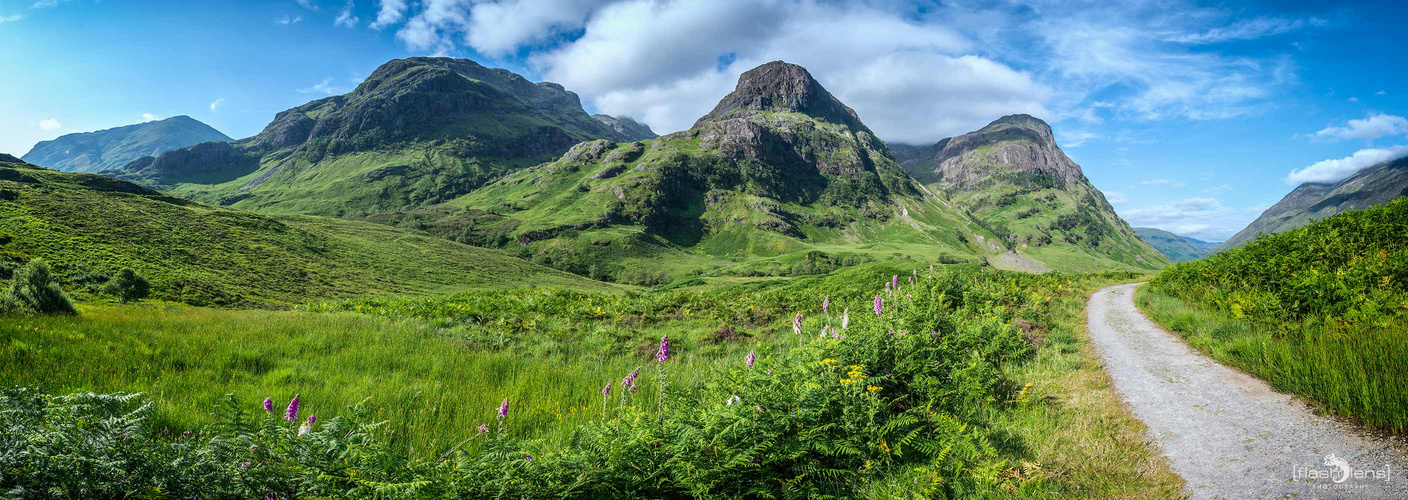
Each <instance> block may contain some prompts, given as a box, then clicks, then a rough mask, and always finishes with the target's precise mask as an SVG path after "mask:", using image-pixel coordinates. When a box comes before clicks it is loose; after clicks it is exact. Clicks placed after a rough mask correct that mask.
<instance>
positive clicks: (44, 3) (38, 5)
mask: <svg viewBox="0 0 1408 500" xmlns="http://www.w3.org/2000/svg"><path fill="white" fill-rule="evenodd" d="M67 1H68V0H38V1H36V2H34V5H30V6H29V7H30V8H31V9H42V8H45V7H53V6H56V5H58V4H61V3H64V2H67Z"/></svg>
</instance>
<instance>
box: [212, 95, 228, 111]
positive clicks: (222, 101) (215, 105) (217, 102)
mask: <svg viewBox="0 0 1408 500" xmlns="http://www.w3.org/2000/svg"><path fill="white" fill-rule="evenodd" d="M221 104H225V98H224V97H221V98H219V99H216V100H214V101H210V112H211V113H214V112H215V111H216V110H218V109H220V105H221Z"/></svg>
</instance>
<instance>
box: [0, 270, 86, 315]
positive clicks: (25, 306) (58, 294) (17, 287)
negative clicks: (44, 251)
mask: <svg viewBox="0 0 1408 500" xmlns="http://www.w3.org/2000/svg"><path fill="white" fill-rule="evenodd" d="M5 295H6V297H5V299H6V300H5V302H9V303H10V307H13V308H15V309H17V310H18V311H19V312H30V313H37V314H78V311H77V310H76V309H74V308H73V303H72V302H69V300H68V297H66V296H64V291H63V289H61V288H59V282H58V280H55V279H54V273H53V272H51V271H50V270H49V263H47V262H44V261H43V260H42V259H34V260H32V261H30V262H29V263H28V264H25V265H24V266H23V267H21V268H19V269H18V270H16V271H15V276H14V281H11V282H10V290H9V291H7V292H5Z"/></svg>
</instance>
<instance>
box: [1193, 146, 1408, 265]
mask: <svg viewBox="0 0 1408 500" xmlns="http://www.w3.org/2000/svg"><path fill="white" fill-rule="evenodd" d="M1402 196H1408V158H1400V159H1397V160H1394V161H1388V162H1384V163H1380V164H1378V165H1374V166H1372V167H1369V168H1365V169H1363V170H1360V171H1358V172H1355V173H1354V175H1351V176H1349V177H1348V178H1346V179H1345V180H1342V181H1339V182H1337V183H1334V184H1320V183H1305V184H1301V185H1300V186H1297V187H1296V188H1295V189H1293V190H1291V192H1290V194H1287V195H1286V197H1285V198H1281V201H1278V202H1276V204H1275V205H1272V206H1271V208H1268V209H1266V211H1265V212H1262V213H1261V216H1259V217H1257V218H1256V220H1254V221H1252V223H1251V224H1248V225H1247V227H1246V228H1243V229H1242V230H1241V231H1238V232H1237V234H1235V235H1233V236H1232V237H1231V238H1228V239H1227V241H1224V242H1222V244H1221V245H1218V246H1217V247H1215V248H1213V249H1212V252H1213V253H1217V252H1221V251H1224V250H1227V249H1231V248H1237V247H1239V246H1242V245H1245V244H1247V243H1248V242H1250V241H1252V240H1254V239H1256V237H1257V236H1258V235H1262V234H1275V233H1280V232H1284V231H1288V230H1291V229H1295V228H1298V227H1301V226H1304V225H1306V224H1309V223H1311V222H1312V221H1315V220H1320V219H1326V218H1329V217H1332V216H1334V215H1336V214H1339V213H1343V212H1347V211H1350V210H1362V209H1365V208H1369V207H1372V206H1375V205H1381V204H1384V203H1388V202H1390V201H1393V200H1394V199H1395V198H1399V197H1402Z"/></svg>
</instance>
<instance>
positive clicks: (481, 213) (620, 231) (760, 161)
mask: <svg viewBox="0 0 1408 500" xmlns="http://www.w3.org/2000/svg"><path fill="white" fill-rule="evenodd" d="M388 217H391V218H392V220H390V222H399V223H405V222H406V221H407V220H415V221H418V222H417V223H423V224H425V225H426V226H427V227H429V228H430V229H431V230H432V231H434V232H438V233H440V234H447V235H450V236H452V237H454V238H457V239H459V240H461V241H468V242H472V243H475V244H480V245H489V246H505V247H508V248H514V249H517V251H519V252H522V254H523V255H525V256H529V257H531V258H533V259H534V260H535V261H536V262H540V263H545V264H550V265H552V266H554V267H557V268H560V269H568V270H572V271H573V272H578V273H582V274H586V275H589V276H599V277H607V278H612V279H618V280H623V281H631V282H655V281H666V280H671V279H675V278H678V277H680V276H683V275H689V274H699V273H709V272H715V271H717V270H720V269H722V271H718V272H722V273H725V274H741V275H749V274H759V273H761V274H787V273H810V272H820V271H825V270H829V269H831V268H834V267H836V266H838V265H844V264H847V263H856V262H861V261H866V260H875V259H889V258H894V257H896V256H902V257H914V258H919V259H923V260H925V261H929V262H933V261H935V260H938V259H941V258H942V257H943V256H948V257H949V260H952V261H967V260H969V259H968V258H974V259H973V260H975V261H981V259H982V256H984V255H986V254H988V253H996V249H990V248H988V247H987V246H986V245H985V244H984V241H987V240H990V236H991V235H990V234H988V233H986V232H985V231H983V230H982V228H981V227H978V226H977V225H976V224H973V223H972V222H971V221H969V220H967V218H966V217H964V216H962V215H961V214H959V213H957V212H956V211H954V210H953V209H952V208H950V207H949V206H947V202H945V201H944V200H942V199H940V198H938V197H936V196H933V195H931V194H928V193H926V192H925V191H924V189H923V187H922V186H920V185H919V184H918V183H915V182H914V181H913V180H912V179H910V178H909V177H908V176H907V175H905V173H904V171H903V170H902V169H901V168H900V167H899V165H898V164H896V163H895V162H894V160H893V159H891V157H890V155H889V153H888V152H887V150H886V148H885V145H884V143H882V142H880V141H879V140H878V139H876V138H875V136H874V135H873V134H872V133H871V132H870V130H869V129H868V128H866V127H865V126H864V125H863V124H861V122H860V120H859V118H858V117H856V115H855V113H854V112H853V111H851V110H850V108H847V107H846V106H845V105H843V104H841V103H840V102H839V101H837V100H836V99H835V98H834V97H832V96H831V94H830V93H829V92H827V91H826V89H824V88H822V87H821V85H820V84H819V83H817V82H816V81H815V80H814V79H812V77H811V75H810V74H808V73H807V71H806V70H805V69H803V68H801V67H800V66H795V65H791V64H786V63H782V62H775V63H769V64H766V65H764V66H761V67H759V68H756V69H753V70H751V71H749V72H747V73H744V75H743V76H742V77H741V78H740V79H739V83H738V87H737V89H736V90H735V91H734V92H733V93H732V94H729V96H728V97H725V98H724V100H723V101H721V102H720V103H719V105H718V107H717V108H715V109H714V111H713V112H711V113H709V114H708V115H707V116H705V117H703V118H701V119H700V120H699V121H698V122H697V123H695V125H694V127H693V128H691V129H690V130H687V131H684V132H677V133H673V134H669V135H666V136H663V137H660V138H658V139H655V140H652V141H637V142H629V143H613V142H611V141H604V140H603V141H593V142H587V143H583V144H578V145H577V146H575V147H573V148H572V149H571V150H570V151H568V152H567V154H565V155H563V156H562V158H560V159H558V160H557V161H555V162H551V163H546V164H543V165H539V166H536V167H533V168H529V169H526V170H523V171H521V172H517V173H515V174H512V175H509V176H507V177H504V178H503V179H499V180H497V181H495V182H493V183H490V184H488V185H486V186H485V187H483V188H481V189H479V190H477V191H475V192H473V193H470V194H469V195H466V196H464V197H461V198H459V199H457V200H454V201H453V202H450V203H448V204H445V205H443V206H440V207H435V208H434V209H430V210H425V211H422V212H419V213H403V214H399V215H394V216H388Z"/></svg>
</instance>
